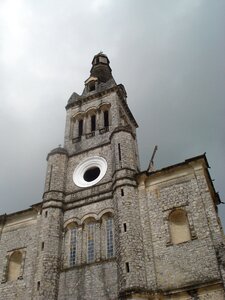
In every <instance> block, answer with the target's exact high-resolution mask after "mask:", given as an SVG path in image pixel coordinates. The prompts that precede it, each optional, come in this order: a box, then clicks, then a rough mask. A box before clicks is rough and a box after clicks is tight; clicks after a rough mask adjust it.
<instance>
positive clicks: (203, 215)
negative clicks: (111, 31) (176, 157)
mask: <svg viewBox="0 0 225 300" xmlns="http://www.w3.org/2000/svg"><path fill="white" fill-rule="evenodd" d="M66 112H67V116H66V126H65V137H64V146H63V147H58V148H56V149H54V150H52V151H51V152H50V153H49V154H48V156H47V174H46V180H45V190H44V195H43V201H42V202H41V203H38V204H35V205H32V207H31V208H30V209H28V210H25V211H22V212H17V213H14V214H11V215H2V216H0V266H2V268H0V277H1V280H2V282H1V285H0V299H4V300H9V299H10V300H12V299H21V300H22V299H23V300H24V299H25V300H26V299H27V300H28V299H36V300H46V299H48V300H56V299H58V300H64V299H65V300H70V299H77V300H109V299H111V300H113V299H114V300H115V299H136V300H138V299H142V300H143V299H146V300H147V299H148V300H156V299H158V300H169V299H170V300H179V299H180V300H184V299H187V300H191V299H192V300H198V299H199V300H204V299H212V300H222V299H224V281H225V269H224V268H225V250H224V249H225V248H224V235H223V231H222V228H221V225H220V220H219V217H218V214H217V205H218V204H219V203H220V199H219V197H218V194H217V193H216V192H215V189H214V186H213V183H212V181H211V178H210V175H209V172H208V162H207V159H206V157H205V155H199V156H197V157H193V158H190V159H188V160H185V161H184V162H182V163H179V164H176V165H173V166H169V167H166V168H163V169H161V170H156V171H151V170H147V171H143V172H141V171H140V169H139V156H138V148H137V140H136V128H137V123H136V121H135V119H134V117H133V115H132V113H131V111H130V109H129V107H128V104H127V95H126V91H125V88H124V86H123V85H121V84H119V85H118V84H116V82H115V80H114V78H113V76H112V71H111V68H110V65H109V59H108V57H107V56H106V55H105V54H103V53H99V54H97V55H95V56H94V58H93V61H92V68H91V71H90V76H89V77H88V79H87V80H86V81H85V87H84V90H83V93H82V94H81V95H78V94H77V93H73V94H72V96H71V97H70V99H69V101H68V103H67V105H66Z"/></svg>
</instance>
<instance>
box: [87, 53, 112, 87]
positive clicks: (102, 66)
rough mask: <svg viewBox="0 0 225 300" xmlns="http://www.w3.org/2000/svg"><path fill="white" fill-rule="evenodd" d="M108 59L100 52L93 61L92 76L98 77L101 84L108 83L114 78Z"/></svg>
mask: <svg viewBox="0 0 225 300" xmlns="http://www.w3.org/2000/svg"><path fill="white" fill-rule="evenodd" d="M109 63H110V61H109V59H108V57H107V56H106V55H105V54H104V53H102V52H99V53H98V54H96V55H95V56H94V58H93V60H92V68H91V76H92V77H97V78H98V81H99V82H107V81H108V80H109V79H111V78H112V70H111V68H110V66H109Z"/></svg>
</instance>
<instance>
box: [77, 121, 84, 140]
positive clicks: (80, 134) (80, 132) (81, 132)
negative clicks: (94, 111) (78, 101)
mask: <svg viewBox="0 0 225 300" xmlns="http://www.w3.org/2000/svg"><path fill="white" fill-rule="evenodd" d="M78 122H79V123H78V136H79V137H80V136H82V134H83V123H84V122H83V120H82V119H81V120H79V121H78Z"/></svg>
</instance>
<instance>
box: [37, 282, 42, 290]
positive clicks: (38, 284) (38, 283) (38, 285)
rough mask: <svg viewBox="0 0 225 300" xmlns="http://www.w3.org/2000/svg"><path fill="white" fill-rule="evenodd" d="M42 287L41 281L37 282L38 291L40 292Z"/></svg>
mask: <svg viewBox="0 0 225 300" xmlns="http://www.w3.org/2000/svg"><path fill="white" fill-rule="evenodd" d="M40 285H41V283H40V281H38V282H37V290H38V291H39V289H40Z"/></svg>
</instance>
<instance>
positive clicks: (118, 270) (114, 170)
mask: <svg viewBox="0 0 225 300" xmlns="http://www.w3.org/2000/svg"><path fill="white" fill-rule="evenodd" d="M66 111H67V117H66V127H65V139H64V148H61V147H59V148H57V149H54V150H53V151H51V152H50V153H49V155H48V168H47V177H46V184H45V193H44V198H43V200H44V204H43V213H42V217H43V218H44V221H45V219H46V218H45V216H46V214H48V218H49V223H48V222H47V223H48V225H47V224H45V223H44V222H43V224H45V225H44V226H43V235H44V236H48V234H45V231H48V232H49V234H50V232H51V228H55V229H54V233H53V231H52V234H53V235H54V237H53V240H54V239H55V245H54V251H53V249H52V246H51V245H49V253H48V245H46V247H45V249H44V250H43V251H42V252H43V253H45V254H43V257H45V255H47V256H48V258H49V257H51V260H52V263H53V264H54V265H55V268H60V262H59V261H60V255H59V253H60V251H59V249H60V247H61V248H63V245H62V243H61V238H60V232H61V230H62V228H63V230H64V242H63V243H64V244H65V243H71V238H72V235H73V233H72V232H75V235H76V236H75V240H76V242H74V247H75V248H74V252H76V253H75V254H74V255H75V256H76V257H75V258H74V261H73V263H72V264H73V266H74V267H76V266H79V267H80V271H79V272H81V271H82V268H83V269H84V268H86V269H88V268H95V266H94V265H95V264H96V263H97V262H101V261H105V267H107V268H109V272H112V274H111V276H112V277H114V287H113V289H114V291H113V293H112V291H107V288H106V289H105V291H104V292H105V293H110V294H115V296H116V295H119V294H120V293H121V295H125V294H126V291H127V290H129V291H132V289H133V288H134V289H138V290H140V289H145V288H146V277H145V272H143V269H144V260H143V243H142V233H141V222H140V214H139V207H138V196H137V183H136V178H135V177H136V174H137V172H138V171H139V157H138V149H137V140H136V128H137V126H138V125H137V123H136V121H135V119H134V117H133V115H132V113H131V111H130V109H129V107H128V104H127V95H126V91H125V88H124V86H123V85H122V84H119V85H117V84H116V82H115V80H114V78H113V76H112V71H111V68H110V65H109V59H108V57H107V56H106V55H105V54H103V53H99V54H97V55H95V57H94V58H93V61H92V68H91V71H90V76H89V77H88V79H87V80H86V81H85V87H84V90H83V93H82V95H78V94H76V93H73V94H72V96H71V97H70V99H69V101H68V104H67V106H66ZM51 215H52V219H50V216H51ZM112 235H113V236H112ZM89 239H90V240H89ZM110 239H111V240H110ZM57 240H58V243H57ZM46 243H48V241H46ZM50 243H52V236H51V238H50ZM88 243H89V244H90V245H88ZM110 243H111V244H110ZM92 244H95V245H94V246H93V245H92ZM98 244H99V245H98ZM79 247H81V248H82V249H81V248H80V249H78V248H79ZM88 247H90V249H92V250H90V249H89V248H88ZM107 247H108V248H110V247H111V250H110V249H107ZM104 248H105V249H104ZM91 251H92V252H93V253H92V252H91ZM110 251H111V252H110ZM63 255H64V258H63V264H64V265H65V267H67V268H69V267H70V266H71V257H70V256H71V255H72V253H64V254H63ZM43 259H44V258H43ZM89 263H91V264H90V265H89ZM109 263H110V264H113V267H111V268H110V267H109V266H108V264H109ZM41 265H42V266H43V265H45V263H44V261H43V262H42V263H41ZM113 270H115V271H114V272H113ZM68 272H71V270H69V271H68ZM73 272H74V273H76V272H77V271H76V270H75V269H74V270H73ZM92 272H93V271H92ZM95 272H96V271H95ZM102 272H103V271H101V272H100V273H101V274H100V273H99V278H98V280H99V281H100V280H101V279H100V278H101V277H102V276H103V275H102ZM83 273H84V270H83ZM86 273H87V272H86ZM45 274H46V278H44V277H43V278H42V280H41V281H42V282H43V284H44V285H46V290H48V292H46V293H47V294H45V293H44V294H45V295H47V296H48V299H50V294H49V286H50V289H52V293H53V294H54V286H55V295H56V294H57V285H58V284H59V283H58V280H59V278H58V277H56V278H51V280H50V281H49V284H48V278H47V277H48V274H49V272H45ZM64 276H66V274H65V275H64ZM74 276H77V277H78V274H75V275H74ZM90 276H92V275H90ZM85 277H86V276H85V273H84V279H83V280H84V282H83V283H81V284H78V290H79V289H82V291H83V293H84V291H85V288H84V287H83V288H82V287H81V286H82V285H84V284H85V281H86V280H87V279H85ZM96 277H98V275H96ZM117 281H118V282H119V286H117V284H116V282H117ZM105 285H106V286H108V288H110V282H106V283H105ZM93 289H94V286H93V287H92V288H91V287H90V290H93ZM77 297H78V298H77V299H86V298H85V297H88V296H85V295H83V296H81V294H80V296H77ZM80 297H81V298H80ZM82 297H83V298H82ZM98 297H99V296H96V298H95V299H98Z"/></svg>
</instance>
